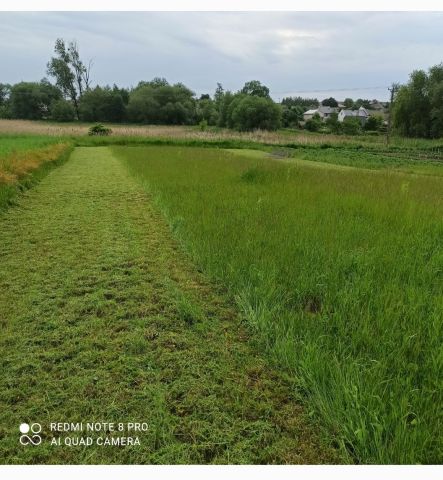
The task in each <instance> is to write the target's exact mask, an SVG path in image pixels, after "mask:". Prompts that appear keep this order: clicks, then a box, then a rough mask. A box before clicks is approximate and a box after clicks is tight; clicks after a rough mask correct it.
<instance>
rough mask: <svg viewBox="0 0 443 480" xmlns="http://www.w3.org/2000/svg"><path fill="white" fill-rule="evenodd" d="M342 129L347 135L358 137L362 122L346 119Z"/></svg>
mask: <svg viewBox="0 0 443 480" xmlns="http://www.w3.org/2000/svg"><path fill="white" fill-rule="evenodd" d="M342 129H343V133H344V134H345V135H358V134H359V133H361V125H360V121H359V120H358V119H357V118H353V117H348V118H345V119H344V120H343V123H342Z"/></svg>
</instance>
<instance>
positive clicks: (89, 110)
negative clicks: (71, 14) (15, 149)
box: [0, 39, 443, 137]
mask: <svg viewBox="0 0 443 480" xmlns="http://www.w3.org/2000/svg"><path fill="white" fill-rule="evenodd" d="M54 51H55V56H54V57H52V58H51V59H50V61H49V62H48V64H47V73H48V76H50V77H52V78H53V79H54V80H55V84H52V83H50V82H49V80H47V79H46V78H45V79H43V80H41V81H40V82H20V83H17V84H15V85H8V84H2V83H0V118H17V119H29V120H43V119H47V120H54V121H59V122H69V121H74V120H80V121H85V122H110V123H119V122H133V123H145V124H162V125H197V124H199V125H200V126H201V127H202V128H205V127H206V125H214V126H219V127H228V128H233V129H237V130H254V129H265V130H276V129H278V128H280V127H289V128H297V127H300V124H301V122H303V113H304V112H305V111H306V110H308V109H311V108H317V107H318V106H319V105H320V102H319V101H318V100H317V99H316V98H302V97H287V98H284V99H283V100H282V101H281V103H276V102H274V101H273V100H272V98H271V97H270V95H269V88H268V87H266V86H265V85H263V84H261V83H260V82H259V81H258V80H252V81H250V82H247V83H245V85H244V86H243V88H242V89H241V90H239V91H237V92H231V91H229V90H224V89H223V87H222V85H221V84H220V83H218V84H217V88H216V90H215V93H214V94H213V95H212V96H211V95H209V94H204V95H201V96H200V98H197V97H196V95H195V93H194V92H193V91H192V90H191V89H189V88H188V87H187V86H185V85H184V84H182V83H176V84H173V85H171V84H169V83H168V82H167V80H166V79H164V78H158V77H156V78H154V79H153V80H151V81H141V82H139V83H138V85H137V86H136V87H134V88H130V89H127V88H119V87H118V86H117V85H115V84H114V85H113V86H112V87H110V86H104V87H102V86H96V87H94V88H92V87H91V85H90V69H91V65H92V64H91V62H89V63H88V64H85V63H84V62H83V61H82V60H81V58H80V54H79V51H78V47H77V44H76V43H75V42H70V43H68V44H66V43H65V41H64V40H63V39H58V40H57V41H56V43H55V48H54ZM321 104H322V105H324V106H331V107H337V106H338V102H337V101H336V100H335V99H334V98H332V97H331V98H326V99H324V100H323V101H322V102H321ZM360 106H363V107H365V108H369V106H370V102H369V100H364V99H358V100H356V101H354V100H352V99H351V98H347V99H345V100H344V102H343V107H344V108H348V109H356V108H359V107H360ZM393 114H394V122H393V124H394V127H395V128H396V129H397V131H398V132H399V133H400V134H402V135H405V136H417V137H440V136H442V135H443V65H442V64H441V65H437V66H435V67H432V68H431V69H430V70H429V73H428V74H426V73H425V72H423V71H421V70H420V71H415V72H413V73H412V74H411V79H410V82H409V83H408V84H407V85H404V86H402V87H401V88H400V89H399V90H398V93H397V95H396V97H395V102H394V106H393ZM333 120H334V125H335V126H336V127H337V128H332V127H334V125H332V127H331V126H330V125H329V126H328V125H321V124H319V125H318V128H319V129H323V130H325V131H332V132H334V133H340V132H339V129H338V126H339V125H338V123H337V121H336V118H334V119H333ZM311 123H312V122H311ZM370 126H371V125H370ZM371 128H372V126H371ZM374 128H375V127H374ZM358 130H359V129H356V132H357V133H358Z"/></svg>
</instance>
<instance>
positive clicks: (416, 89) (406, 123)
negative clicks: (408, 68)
mask: <svg viewBox="0 0 443 480" xmlns="http://www.w3.org/2000/svg"><path fill="white" fill-rule="evenodd" d="M393 119H394V126H395V127H396V129H397V131H398V132H399V133H400V134H401V135H404V136H407V137H424V138H441V137H442V136H443V63H441V64H440V65H435V66H433V67H431V68H430V69H429V71H428V73H426V72H425V71H424V70H415V71H413V72H412V73H411V75H410V80H409V82H408V84H407V85H403V86H402V87H400V90H399V91H398V93H397V95H396V98H395V102H394V107H393Z"/></svg>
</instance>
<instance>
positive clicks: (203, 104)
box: [197, 95, 218, 125]
mask: <svg viewBox="0 0 443 480" xmlns="http://www.w3.org/2000/svg"><path fill="white" fill-rule="evenodd" d="M202 120H204V121H206V123H207V125H216V124H217V120H218V112H217V108H216V103H215V102H214V101H213V100H212V99H211V98H210V97H209V95H208V96H207V97H206V96H205V97H203V95H202V96H201V97H200V100H198V102H197V121H198V122H201V121H202Z"/></svg>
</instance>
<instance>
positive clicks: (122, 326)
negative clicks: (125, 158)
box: [0, 147, 334, 463]
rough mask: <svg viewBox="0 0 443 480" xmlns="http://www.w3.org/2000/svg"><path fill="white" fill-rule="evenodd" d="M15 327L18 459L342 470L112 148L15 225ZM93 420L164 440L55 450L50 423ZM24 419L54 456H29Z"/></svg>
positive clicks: (2, 290)
mask: <svg viewBox="0 0 443 480" xmlns="http://www.w3.org/2000/svg"><path fill="white" fill-rule="evenodd" d="M0 322H1V329H2V335H1V343H0V362H1V376H0V382H1V384H0V428H1V430H0V458H1V459H2V463H64V462H65V463H220V462H223V463H245V462H248V463H263V462H265V463H317V462H320V463H321V462H330V461H333V459H334V456H333V454H331V451H330V450H329V449H328V448H326V447H325V446H324V445H323V443H322V442H321V440H319V438H318V436H317V435H315V434H314V433H313V427H309V426H308V422H307V421H306V418H305V417H304V415H303V412H302V411H301V409H300V407H299V406H298V404H297V402H296V401H295V399H294V398H293V393H291V392H292V390H291V388H290V387H289V386H288V384H287V383H286V381H285V379H284V378H282V376H281V375H280V374H277V373H276V372H273V371H271V370H270V369H269V367H268V366H267V365H266V363H265V361H264V360H263V359H262V358H261V357H260V355H258V354H257V352H256V350H255V348H254V346H253V345H252V343H251V341H250V340H249V339H248V338H247V335H246V333H245V331H244V330H243V329H242V327H241V326H240V321H239V318H238V317H237V316H236V313H235V311H234V310H233V309H232V308H231V307H230V306H229V305H228V304H226V302H225V301H224V300H223V298H222V297H221V296H220V294H219V293H218V292H217V291H216V290H215V289H214V287H213V286H211V285H209V284H208V283H207V282H205V280H204V278H203V277H202V275H201V274H199V273H198V272H197V271H196V270H195V268H194V267H193V266H192V265H191V264H190V263H189V261H188V260H187V259H186V258H185V257H184V256H183V254H182V253H181V252H180V250H179V249H178V247H177V245H176V244H175V242H174V241H173V240H172V239H171V236H170V233H169V230H168V227H167V225H166V223H165V222H164V220H163V218H162V217H161V216H160V215H159V214H158V213H157V211H156V210H155V209H153V207H152V205H151V202H150V198H149V196H148V195H147V194H146V193H145V192H144V190H143V189H142V187H141V186H140V185H139V184H138V183H137V181H136V180H135V179H133V178H132V177H131V176H130V174H129V173H128V171H127V170H126V169H125V167H124V165H123V164H122V163H120V161H119V160H117V159H116V158H114V157H113V156H112V154H111V152H110V150H109V149H107V148H105V147H102V148H78V149H76V150H75V151H74V153H73V154H72V156H71V159H70V160H69V161H68V162H67V163H66V164H65V165H63V166H61V167H60V168H58V169H56V170H54V171H53V172H51V173H50V174H49V175H48V176H47V177H46V178H45V179H44V180H43V181H42V182H41V183H40V184H39V185H37V186H36V187H35V188H33V189H32V190H30V191H28V192H26V193H25V194H24V195H23V196H22V197H21V199H20V201H19V204H18V206H17V207H14V208H11V209H9V210H8V211H7V212H6V213H4V214H3V215H2V216H0ZM82 421H83V422H87V421H90V422H92V421H98V422H147V423H148V424H149V429H148V431H147V432H143V433H139V434H138V437H139V440H140V443H141V445H140V446H127V447H117V446H107V447H104V446H94V445H93V446H87V447H84V446H77V447H74V446H71V447H68V446H54V445H51V444H50V440H51V438H52V436H53V435H52V434H51V433H49V432H48V429H49V423H50V422H82ZM22 422H29V423H32V422H39V423H41V424H42V426H43V434H42V435H43V442H42V444H41V445H39V446H21V445H20V444H19V431H18V426H19V424H20V423H22ZM58 435H59V436H61V438H62V441H63V439H64V438H65V437H66V436H78V435H79V434H67V433H64V434H58ZM80 435H81V434H80ZM83 435H84V436H86V435H91V434H88V433H83ZM99 435H102V434H92V435H91V436H92V437H93V440H94V441H95V439H96V437H97V436H99ZM112 435H114V436H116V435H117V434H112ZM133 436H134V435H133Z"/></svg>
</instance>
